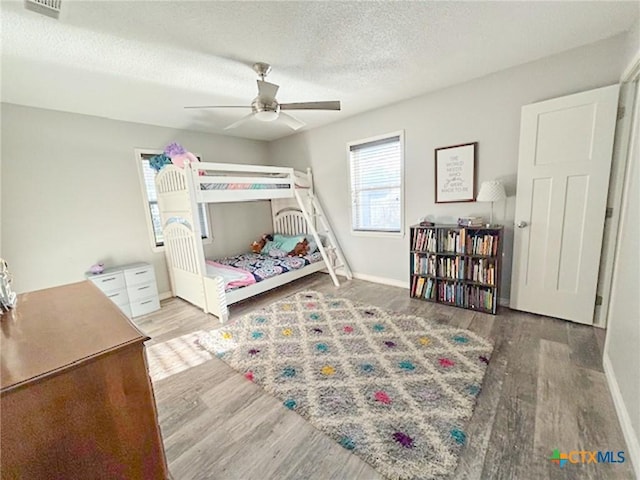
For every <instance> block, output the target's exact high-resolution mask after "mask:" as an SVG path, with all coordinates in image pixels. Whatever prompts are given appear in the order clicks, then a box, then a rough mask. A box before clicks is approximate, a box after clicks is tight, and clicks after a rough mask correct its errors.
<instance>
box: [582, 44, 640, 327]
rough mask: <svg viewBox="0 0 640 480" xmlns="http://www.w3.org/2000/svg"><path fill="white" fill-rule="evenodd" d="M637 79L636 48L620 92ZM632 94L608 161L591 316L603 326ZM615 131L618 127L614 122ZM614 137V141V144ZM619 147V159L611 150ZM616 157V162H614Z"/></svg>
mask: <svg viewBox="0 0 640 480" xmlns="http://www.w3.org/2000/svg"><path fill="white" fill-rule="evenodd" d="M634 81H640V51H638V52H637V53H636V55H635V57H634V58H633V60H632V61H631V63H630V64H629V66H628V67H627V68H626V70H625V71H624V73H623V74H622V76H621V78H620V91H621V92H622V88H623V87H624V85H626V84H632V83H633V82H634ZM636 96H640V91H638V90H636V92H635V94H633V93H632V94H631V95H628V97H627V99H626V104H625V105H624V108H625V115H624V117H623V118H622V119H621V120H618V122H621V121H622V122H624V124H623V125H622V126H621V128H620V133H621V138H620V144H619V145H616V144H615V143H614V158H613V159H612V163H611V179H610V181H609V195H608V197H607V209H609V208H611V209H612V214H611V216H610V217H609V218H606V219H605V222H606V223H605V231H604V233H603V242H602V250H601V252H600V272H599V274H598V286H597V289H596V294H597V295H600V296H601V297H602V304H601V305H597V306H596V308H595V311H594V315H593V326H594V327H600V328H606V327H607V317H608V315H609V304H610V301H611V289H612V286H613V268H614V262H615V256H616V251H617V247H618V234H619V230H620V218H621V214H622V200H623V193H624V185H625V182H626V179H627V175H628V173H627V166H628V164H629V155H630V154H631V148H630V147H631V138H632V135H633V132H634V128H637V127H638V123H639V121H640V119H638V118H634V117H635V115H637V114H636V113H635V105H636V102H637V99H636V98H635V97H636ZM616 130H618V128H617V125H616ZM617 141H618V139H617V138H616V139H615V140H614V142H616V143H617ZM618 149H619V158H617V159H616V156H615V153H616V150H618ZM616 160H618V162H617V163H616Z"/></svg>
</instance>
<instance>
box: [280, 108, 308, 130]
mask: <svg viewBox="0 0 640 480" xmlns="http://www.w3.org/2000/svg"><path fill="white" fill-rule="evenodd" d="M278 118H279V119H280V120H282V122H283V123H285V124H286V125H287V126H288V127H289V128H292V129H294V130H298V129H299V128H302V127H304V126H305V125H306V123H304V122H303V121H302V120H298V119H297V118H296V117H294V116H293V115H289V114H288V113H283V112H280V115H279V116H278Z"/></svg>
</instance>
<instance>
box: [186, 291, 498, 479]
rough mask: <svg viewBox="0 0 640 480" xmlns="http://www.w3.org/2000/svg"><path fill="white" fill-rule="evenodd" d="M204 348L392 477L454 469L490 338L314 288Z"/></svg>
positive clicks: (213, 337)
mask: <svg viewBox="0 0 640 480" xmlns="http://www.w3.org/2000/svg"><path fill="white" fill-rule="evenodd" d="M198 343H199V344H200V346H201V347H202V348H204V349H206V350H207V351H209V352H211V353H212V354H214V355H216V356H218V357H219V358H221V359H222V360H223V361H225V362H226V363H228V364H229V365H230V366H231V367H232V368H234V369H235V370H237V371H239V372H241V373H243V374H244V376H245V377H246V378H247V379H248V380H250V381H252V382H255V383H257V384H258V385H261V386H262V387H263V388H264V389H265V390H266V391H268V392H269V393H271V394H273V395H274V396H275V397H276V398H279V399H280V400H282V402H283V405H284V406H285V407H286V408H289V409H291V410H294V411H295V412H297V413H299V414H300V415H301V416H302V417H304V418H305V419H306V420H308V421H309V422H310V423H311V424H313V425H314V426H315V427H316V428H318V429H319V430H321V431H323V432H325V433H326V434H327V435H329V436H330V437H332V438H333V439H335V440H336V441H337V442H338V443H339V444H340V445H342V447H344V448H346V449H348V450H351V451H352V452H353V453H355V454H356V455H359V456H360V457H361V458H362V459H364V460H365V461H366V462H368V463H369V464H371V465H372V466H373V467H374V468H375V469H376V470H378V471H379V472H380V473H381V474H383V475H384V476H386V477H388V478H390V479H411V480H418V479H443V478H446V477H448V476H450V475H451V474H452V473H453V472H454V471H455V468H456V465H457V463H458V456H459V453H460V450H461V448H462V446H463V445H464V443H465V442H466V433H465V429H466V424H467V422H468V420H469V418H470V417H471V415H472V413H473V409H474V406H475V402H476V397H477V395H478V393H479V392H480V389H481V384H482V379H483V376H484V373H485V370H486V368H487V364H488V363H489V358H490V355H491V352H492V351H493V346H492V345H491V344H490V343H489V342H487V341H486V340H485V339H483V338H481V337H479V336H477V335H475V334H474V333H473V332H470V331H468V330H461V329H458V328H453V327H450V326H447V325H442V324H439V323H437V322H435V321H432V320H428V319H424V318H419V317H415V316H409V315H402V314H397V313H391V312H386V311H384V310H382V309H379V308H376V307H372V306H364V305H360V304H357V303H354V302H352V301H350V300H347V299H344V298H336V297H333V296H330V295H323V294H321V293H318V292H314V291H308V292H302V293H298V294H296V295H293V296H291V297H288V298H286V299H284V300H282V301H279V302H277V303H274V304H272V305H270V306H269V307H267V308H265V309H263V310H260V311H258V312H255V313H252V314H249V315H247V316H245V317H243V318H241V319H239V320H237V321H235V322H234V323H232V324H230V325H229V326H224V327H223V328H221V329H218V330H214V331H211V332H206V334H203V335H201V336H200V337H199V339H198Z"/></svg>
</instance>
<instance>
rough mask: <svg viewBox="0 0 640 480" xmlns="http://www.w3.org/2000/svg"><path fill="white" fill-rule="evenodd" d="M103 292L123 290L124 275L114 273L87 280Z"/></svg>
mask: <svg viewBox="0 0 640 480" xmlns="http://www.w3.org/2000/svg"><path fill="white" fill-rule="evenodd" d="M89 280H91V281H92V282H93V283H94V284H95V285H96V286H97V287H98V288H99V289H100V290H102V291H103V292H105V293H106V292H113V291H115V290H121V289H123V288H125V284H124V274H123V273H122V272H116V273H112V274H109V275H100V276H99V277H91V278H89Z"/></svg>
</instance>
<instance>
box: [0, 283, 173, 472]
mask: <svg viewBox="0 0 640 480" xmlns="http://www.w3.org/2000/svg"><path fill="white" fill-rule="evenodd" d="M7 317H8V318H7V319H6V321H5V320H4V319H3V323H2V330H1V331H0V337H1V339H2V350H0V364H1V371H2V376H1V378H0V385H1V388H0V422H1V423H2V429H1V430H0V442H1V444H2V465H1V466H0V478H2V480H5V479H7V480H8V479H18V478H24V479H30V480H40V479H43V480H44V479H47V480H48V479H53V478H65V479H71V478H82V479H85V478H86V479H88V478H91V479H104V480H108V479H113V478H123V479H124V478H145V479H146V478H149V479H151V478H153V479H165V478H168V470H167V466H166V460H165V455H164V450H163V447H162V439H161V435H160V428H159V426H158V419H157V412H156V406H155V401H154V396H153V388H152V385H151V381H150V379H149V375H148V373H147V365H146V360H145V353H144V348H145V347H144V342H145V341H146V340H148V337H146V336H145V335H143V334H142V333H140V331H138V329H136V328H135V327H134V326H133V325H132V324H131V322H130V321H129V320H127V319H126V318H125V317H124V315H122V313H121V312H120V311H119V310H118V309H117V308H116V306H115V305H114V304H113V303H112V302H110V301H108V300H107V299H106V298H105V296H104V295H102V294H101V293H100V291H99V290H98V289H97V288H96V287H95V286H94V285H93V284H92V283H91V282H87V281H85V282H81V283H75V284H72V285H65V286H62V287H55V288H49V289H46V290H40V291H37V292H29V293H23V294H21V295H19V297H18V305H17V307H16V308H15V309H13V310H11V311H10V312H9V313H8V314H7Z"/></svg>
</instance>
